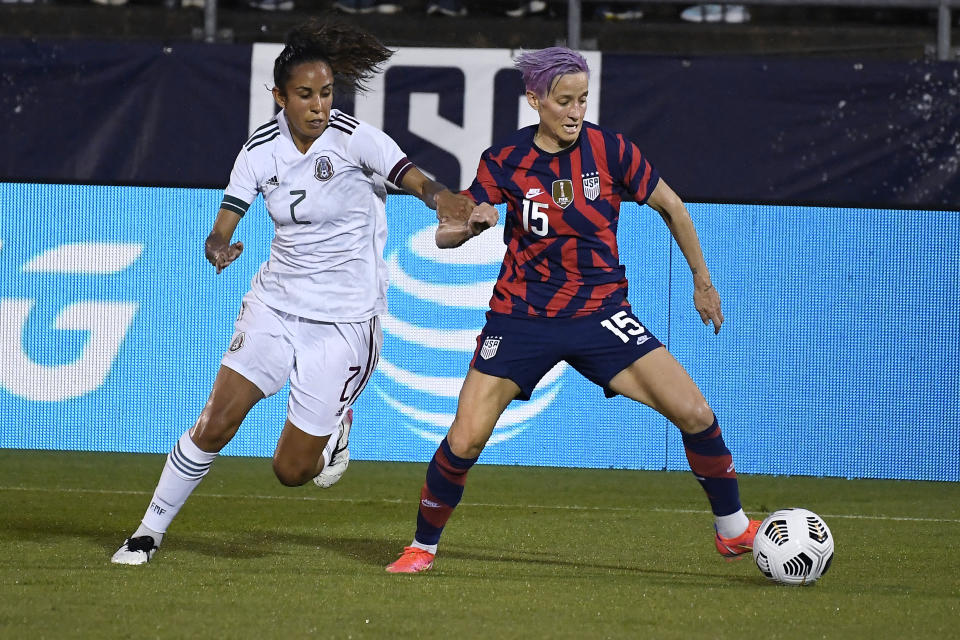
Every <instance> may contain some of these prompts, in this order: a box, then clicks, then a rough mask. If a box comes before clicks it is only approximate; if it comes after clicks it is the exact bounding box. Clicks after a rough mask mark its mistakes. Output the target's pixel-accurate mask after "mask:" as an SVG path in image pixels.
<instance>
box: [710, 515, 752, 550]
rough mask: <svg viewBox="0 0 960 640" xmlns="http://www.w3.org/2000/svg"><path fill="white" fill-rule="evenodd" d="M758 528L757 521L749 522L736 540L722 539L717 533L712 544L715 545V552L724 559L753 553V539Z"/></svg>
mask: <svg viewBox="0 0 960 640" xmlns="http://www.w3.org/2000/svg"><path fill="white" fill-rule="evenodd" d="M759 528H760V521H759V520H751V521H750V524H748V525H747V530H746V531H744V532H743V533H741V534H740V535H739V536H737V537H736V538H724V537H723V536H721V535H720V534H719V533H718V534H717V535H716V538H715V540H714V542H716V544H717V552H718V553H719V554H720V555H722V556H723V557H724V558H736V557H738V556H741V555H743V554H745V553H750V552H751V551H753V539H754V538H756V537H757V530H758V529H759Z"/></svg>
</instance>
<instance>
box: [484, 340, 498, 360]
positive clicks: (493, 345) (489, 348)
mask: <svg viewBox="0 0 960 640" xmlns="http://www.w3.org/2000/svg"><path fill="white" fill-rule="evenodd" d="M500 340H501V336H490V337H489V338H486V339H484V341H483V346H482V347H480V357H481V358H483V359H484V360H489V359H490V358H492V357H493V356H495V355H497V349H499V348H500Z"/></svg>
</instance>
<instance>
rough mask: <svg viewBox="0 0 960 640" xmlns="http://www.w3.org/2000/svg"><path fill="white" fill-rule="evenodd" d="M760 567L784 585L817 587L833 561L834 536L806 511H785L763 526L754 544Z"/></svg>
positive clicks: (770, 516) (810, 512) (824, 524)
mask: <svg viewBox="0 0 960 640" xmlns="http://www.w3.org/2000/svg"><path fill="white" fill-rule="evenodd" d="M753 559H754V561H755V562H756V563H757V567H759V568H760V571H761V572H763V575H765V576H767V577H768V578H770V579H771V580H773V581H774V582H779V583H780V584H796V585H804V584H813V583H814V582H816V581H817V579H818V578H819V577H820V576H822V575H823V574H825V573H826V572H827V569H829V568H830V562H831V561H832V560H833V534H832V533H830V528H829V527H828V526H827V523H826V522H824V521H823V518H821V517H820V516H818V515H817V514H815V513H813V512H812V511H807V510H806V509H781V510H780V511H776V512H774V513H771V514H770V515H769V516H767V518H766V519H765V520H764V521H763V522H762V523H760V528H759V529H758V530H757V537H756V538H755V539H754V541H753Z"/></svg>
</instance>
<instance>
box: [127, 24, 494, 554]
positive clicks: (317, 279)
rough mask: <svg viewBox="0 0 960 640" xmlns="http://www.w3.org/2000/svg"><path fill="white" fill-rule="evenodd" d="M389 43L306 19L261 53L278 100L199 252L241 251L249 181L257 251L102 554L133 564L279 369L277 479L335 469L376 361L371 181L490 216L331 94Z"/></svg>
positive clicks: (380, 236)
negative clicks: (205, 369)
mask: <svg viewBox="0 0 960 640" xmlns="http://www.w3.org/2000/svg"><path fill="white" fill-rule="evenodd" d="M391 53H392V52H391V51H390V50H389V49H387V48H385V47H384V46H383V45H382V44H381V43H380V42H379V41H377V40H376V39H375V38H374V37H373V36H371V35H369V34H367V33H365V32H363V31H360V30H357V29H354V28H352V27H349V26H346V25H342V24H336V23H331V24H323V25H321V24H318V23H315V22H310V23H307V24H305V25H303V26H301V27H299V28H297V29H295V30H294V31H293V32H292V33H291V34H290V36H289V37H288V38H287V43H286V47H285V48H284V49H283V51H282V52H281V53H280V55H279V56H278V57H277V59H276V62H275V64H274V83H275V87H274V89H273V96H274V99H275V100H276V102H277V104H278V105H279V106H280V107H281V111H280V112H279V113H278V114H277V117H276V119H275V120H271V121H270V122H269V123H267V124H265V125H264V126H262V127H260V128H259V129H257V130H256V131H255V132H254V133H253V135H252V136H251V137H250V139H249V140H247V142H246V144H245V145H244V146H243V148H242V149H241V150H240V154H239V156H238V157H237V161H236V164H235V165H234V168H233V172H232V173H231V175H230V183H229V185H228V186H227V188H226V190H225V192H224V196H223V201H222V203H221V205H220V211H219V213H218V214H217V218H216V221H215V222H214V225H213V230H212V231H211V233H210V235H209V236H208V237H207V239H206V244H205V250H206V257H207V260H209V261H210V263H211V264H212V265H213V266H214V267H215V268H216V270H217V273H220V272H221V271H222V270H223V269H225V268H226V267H227V266H228V265H230V264H231V263H232V262H233V261H234V260H236V259H237V257H238V256H239V255H240V253H241V252H242V251H243V245H242V243H240V242H236V243H233V244H231V242H230V241H231V239H232V237H233V233H234V231H235V229H236V227H237V225H238V224H239V222H240V220H241V218H242V217H243V215H244V214H245V213H246V211H247V209H248V208H249V206H250V204H251V203H252V202H253V201H254V200H255V199H256V197H257V196H258V194H259V195H262V196H263V198H264V201H265V202H266V207H267V211H268V212H269V213H270V217H271V218H272V219H273V222H274V226H275V236H274V238H273V242H272V244H271V247H270V258H269V259H268V260H267V262H266V263H264V264H263V265H262V266H261V267H260V270H259V272H258V273H257V274H256V276H255V277H254V278H253V281H252V283H251V287H250V291H249V292H248V293H247V294H246V295H245V296H244V298H243V303H242V305H241V309H240V314H239V316H238V317H237V320H236V323H235V330H234V335H233V338H232V340H231V342H230V345H229V347H228V348H227V351H226V353H225V354H224V356H223V360H222V362H221V366H220V370H219V372H218V373H217V377H216V380H215V381H214V383H213V389H212V390H211V392H210V396H209V398H208V400H207V403H206V405H205V406H204V408H203V410H202V411H201V413H200V417H199V418H198V419H197V421H196V423H195V424H194V425H193V427H192V428H190V429H189V430H187V431H186V432H185V433H184V434H183V435H182V436H181V437H180V439H179V441H178V442H177V443H176V444H175V445H174V447H173V450H172V451H171V452H170V455H169V456H167V460H166V463H165V465H164V468H163V471H162V473H161V475H160V480H159V482H158V483H157V487H156V491H155V492H154V494H153V498H152V499H151V501H150V504H149V506H148V508H147V511H146V514H145V515H144V517H143V520H142V521H141V524H140V526H139V528H137V530H136V531H134V532H133V534H132V535H131V536H130V537H129V538H127V539H126V540H125V541H124V542H123V544H122V545H121V546H120V548H119V549H118V550H117V552H116V553H115V554H114V555H113V558H112V561H113V562H114V563H117V564H132V565H138V564H145V563H147V562H149V561H150V559H151V558H152V557H153V555H154V553H155V552H156V550H157V548H158V547H159V545H160V543H161V541H162V539H163V536H164V534H165V533H166V531H167V527H168V526H169V525H170V523H171V521H172V520H173V518H174V517H175V516H176V514H177V512H179V510H180V508H181V507H182V506H183V504H184V502H186V500H187V497H188V496H189V495H190V493H191V492H192V491H193V489H194V488H195V487H196V486H197V485H198V484H199V483H200V480H201V479H202V478H203V476H204V475H205V474H206V473H207V471H208V470H209V468H210V465H211V464H212V463H213V461H214V459H215V458H216V456H217V453H218V452H219V451H220V450H221V449H222V448H223V447H224V446H225V445H226V444H227V443H228V442H229V441H230V439H231V438H233V436H234V434H235V433H236V432H237V430H238V429H239V428H240V424H241V422H242V421H243V419H244V417H245V416H246V415H247V412H249V411H250V409H251V408H253V406H254V405H255V404H256V403H257V402H259V401H260V400H261V399H263V398H264V397H266V396H269V395H272V394H274V393H276V392H277V391H279V390H280V389H281V388H282V387H283V385H284V384H285V383H286V382H287V381H288V380H289V382H290V396H289V400H288V405H287V419H286V422H285V424H284V427H283V431H282V432H281V434H280V438H279V440H278V442H277V446H276V450H275V452H274V455H273V470H274V472H275V473H276V476H277V478H278V479H279V480H280V482H281V483H283V484H284V485H288V486H298V485H302V484H305V483H306V482H309V481H310V480H311V479H313V480H314V482H315V483H316V484H317V485H319V486H321V487H324V488H326V487H329V486H330V485H332V484H333V483H335V482H336V481H337V480H338V479H339V478H340V476H341V475H342V474H343V472H344V471H345V470H346V468H347V463H348V461H349V451H348V449H347V444H348V437H349V433H350V426H351V422H352V409H351V405H352V404H353V403H354V401H355V400H356V399H357V397H358V396H359V395H360V393H361V392H362V391H363V388H364V386H365V385H366V383H367V381H368V380H369V379H370V374H371V373H372V371H373V369H374V367H375V366H376V364H377V360H378V356H379V350H380V344H381V340H382V334H381V331H380V323H379V320H378V316H379V315H380V314H382V313H383V312H384V311H386V288H387V265H386V263H385V262H384V259H383V250H384V246H385V243H386V236H387V220H386V216H385V209H384V205H385V201H386V195H387V190H386V187H385V182H384V180H385V179H386V180H390V181H391V182H393V183H394V184H396V185H398V186H401V187H402V188H403V189H405V190H406V191H408V192H410V193H412V194H414V195H416V196H418V197H419V198H420V199H421V200H423V202H424V203H426V205H427V206H428V207H430V208H431V209H437V211H438V218H439V217H443V218H444V219H447V218H453V219H458V220H462V221H464V222H465V223H466V224H467V225H468V226H470V228H471V229H472V230H473V231H472V232H473V233H479V232H480V231H483V230H484V229H485V228H487V227H489V226H491V225H493V224H495V223H496V217H495V215H493V216H491V215H490V214H489V213H484V212H483V211H482V210H481V211H480V212H479V213H476V212H475V207H474V205H473V203H472V201H470V200H469V199H467V198H465V197H463V196H460V195H458V194H453V193H451V192H450V191H449V190H447V189H446V188H445V187H444V186H443V185H441V184H440V183H438V182H435V181H432V180H430V179H428V178H427V177H426V176H425V175H424V174H423V173H422V172H421V171H420V170H419V169H417V167H415V166H414V165H413V164H412V163H411V162H410V161H409V160H408V159H407V158H406V156H404V154H403V152H402V151H401V150H400V148H399V147H398V146H397V144H396V143H395V142H394V141H393V140H392V139H391V138H390V137H389V136H387V134H385V133H383V132H382V131H380V130H378V129H376V128H375V127H373V126H370V125H369V124H366V123H364V122H360V121H359V120H357V119H356V118H353V117H352V116H350V115H347V114H346V113H343V112H341V111H338V110H336V109H333V108H332V103H333V86H334V77H335V76H336V78H337V80H338V82H346V83H347V84H348V85H350V86H353V87H356V88H358V89H360V90H363V89H365V87H364V82H365V81H366V80H368V79H369V78H370V77H371V76H372V75H373V74H374V73H376V72H377V71H378V70H379V65H380V64H381V63H383V62H384V61H385V60H387V59H388V58H389V57H390V55H391Z"/></svg>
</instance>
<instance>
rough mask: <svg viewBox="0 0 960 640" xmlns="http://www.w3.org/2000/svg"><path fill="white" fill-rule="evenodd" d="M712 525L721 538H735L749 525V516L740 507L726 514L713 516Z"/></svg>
mask: <svg viewBox="0 0 960 640" xmlns="http://www.w3.org/2000/svg"><path fill="white" fill-rule="evenodd" d="M713 518H714V522H713V526H714V527H716V529H717V533H719V534H720V536H721V537H723V538H736V537H737V536H739V535H740V534H741V533H743V532H744V531H746V530H747V527H748V526H750V518H748V517H747V514H745V513H744V512H743V509H740V510H739V511H737V512H736V513H731V514H730V515H728V516H714V517H713Z"/></svg>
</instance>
